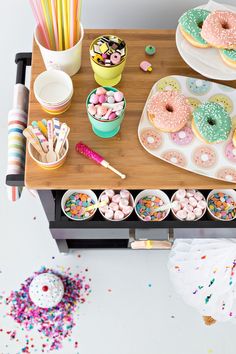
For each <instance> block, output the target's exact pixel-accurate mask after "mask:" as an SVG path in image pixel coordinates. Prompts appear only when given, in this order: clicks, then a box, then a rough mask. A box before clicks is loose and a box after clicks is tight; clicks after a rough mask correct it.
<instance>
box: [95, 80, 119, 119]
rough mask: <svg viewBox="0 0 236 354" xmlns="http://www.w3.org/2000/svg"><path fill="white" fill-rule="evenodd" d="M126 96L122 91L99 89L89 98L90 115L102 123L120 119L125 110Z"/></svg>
mask: <svg viewBox="0 0 236 354" xmlns="http://www.w3.org/2000/svg"><path fill="white" fill-rule="evenodd" d="M124 105H125V101H124V94H123V93H122V92H121V91H112V90H106V89H105V88H104V87H99V88H97V90H96V92H95V93H92V94H91V96H90V98H89V104H88V113H89V114H90V115H92V116H93V117H94V118H96V119H99V120H102V121H110V120H114V119H116V118H118V117H119V116H120V114H121V113H122V111H123V109H124Z"/></svg>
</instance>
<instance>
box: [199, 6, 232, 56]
mask: <svg viewBox="0 0 236 354" xmlns="http://www.w3.org/2000/svg"><path fill="white" fill-rule="evenodd" d="M201 36H202V37H203V38H204V39H205V41H207V42H208V43H209V44H210V45H212V46H213V47H217V48H224V49H236V13H233V12H229V11H214V12H212V13H211V14H209V15H208V16H207V18H206V20H205V21H204V22H203V25H202V31H201Z"/></svg>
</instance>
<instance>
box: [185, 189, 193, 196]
mask: <svg viewBox="0 0 236 354" xmlns="http://www.w3.org/2000/svg"><path fill="white" fill-rule="evenodd" d="M194 193H195V189H187V191H186V195H187V197H188V198H189V197H193V196H194Z"/></svg>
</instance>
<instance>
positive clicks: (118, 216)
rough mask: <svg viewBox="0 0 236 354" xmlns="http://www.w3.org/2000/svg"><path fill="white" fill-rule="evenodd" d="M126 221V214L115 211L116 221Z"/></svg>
mask: <svg viewBox="0 0 236 354" xmlns="http://www.w3.org/2000/svg"><path fill="white" fill-rule="evenodd" d="M122 219H124V213H123V212H122V211H121V210H117V211H115V214H114V220H122Z"/></svg>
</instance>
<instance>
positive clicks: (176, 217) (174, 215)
mask: <svg viewBox="0 0 236 354" xmlns="http://www.w3.org/2000/svg"><path fill="white" fill-rule="evenodd" d="M176 192H177V191H176ZM176 192H175V193H174V194H173V195H172V197H171V204H172V203H173V201H174V199H175V195H176ZM198 192H199V193H201V192H200V191H198ZM201 194H202V193H201ZM202 196H203V198H204V199H203V200H204V201H205V202H206V198H205V197H204V195H203V194H202ZM206 210H207V206H206V207H205V209H204V210H203V212H202V215H201V216H199V218H196V219H194V220H192V221H198V220H200V219H201V218H202V217H203V216H204V215H205V213H206ZM171 212H172V215H173V217H174V218H175V219H176V220H179V221H186V220H182V219H180V218H178V216H177V215H176V214H175V212H174V211H173V209H172V208H171Z"/></svg>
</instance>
